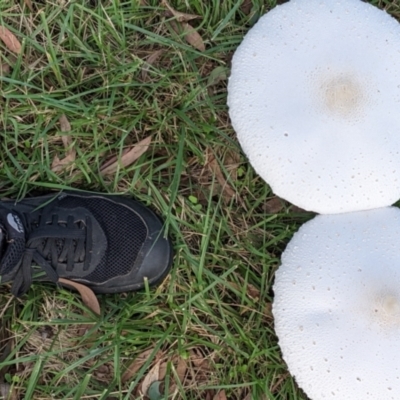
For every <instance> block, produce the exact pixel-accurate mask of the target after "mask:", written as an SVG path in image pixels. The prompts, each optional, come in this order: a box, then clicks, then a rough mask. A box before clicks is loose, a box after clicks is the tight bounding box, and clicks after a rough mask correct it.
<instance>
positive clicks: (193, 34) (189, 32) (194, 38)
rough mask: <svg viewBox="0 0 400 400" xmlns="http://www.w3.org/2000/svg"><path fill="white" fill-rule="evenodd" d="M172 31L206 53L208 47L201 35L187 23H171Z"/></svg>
mask: <svg viewBox="0 0 400 400" xmlns="http://www.w3.org/2000/svg"><path fill="white" fill-rule="evenodd" d="M170 23H171V26H172V29H173V30H174V31H175V32H176V33H178V34H179V35H181V34H182V35H183V36H184V37H185V40H186V41H187V42H188V43H189V44H190V45H191V46H193V47H194V48H195V49H197V50H199V51H205V49H206V46H205V44H204V41H203V38H202V37H201V36H200V34H199V33H198V32H197V31H196V30H195V29H194V28H193V27H192V26H191V25H190V24H188V23H187V22H177V21H171V22H170Z"/></svg>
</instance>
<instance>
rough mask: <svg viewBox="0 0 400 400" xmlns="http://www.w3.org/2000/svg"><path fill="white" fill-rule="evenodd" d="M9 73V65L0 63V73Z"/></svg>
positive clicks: (2, 74)
mask: <svg viewBox="0 0 400 400" xmlns="http://www.w3.org/2000/svg"><path fill="white" fill-rule="evenodd" d="M9 73H10V66H9V65H8V64H5V63H0V75H1V76H4V75H8V74H9Z"/></svg>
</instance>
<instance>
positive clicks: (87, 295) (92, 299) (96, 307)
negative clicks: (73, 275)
mask: <svg viewBox="0 0 400 400" xmlns="http://www.w3.org/2000/svg"><path fill="white" fill-rule="evenodd" d="M58 282H59V283H61V284H62V285H65V286H68V287H72V288H74V289H76V290H77V291H78V292H79V294H80V295H81V297H82V301H83V302H84V304H85V305H86V307H87V308H90V309H91V310H92V311H93V312H94V313H95V314H97V315H100V304H99V301H98V300H97V297H96V295H95V294H94V293H93V291H92V290H91V289H89V288H88V287H87V286H84V285H81V284H80V283H77V282H73V281H70V280H69V279H65V278H59V279H58Z"/></svg>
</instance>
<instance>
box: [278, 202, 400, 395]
mask: <svg viewBox="0 0 400 400" xmlns="http://www.w3.org/2000/svg"><path fill="white" fill-rule="evenodd" d="M399 245H400V210H399V209H398V208H395V207H385V208H381V209H375V210H368V211H359V212H354V213H344V214H337V215H319V216H317V217H315V218H314V219H313V220H311V221H309V222H307V223H306V224H304V225H303V226H302V227H301V228H300V229H299V231H298V232H297V233H296V234H295V235H294V236H293V238H292V240H291V241H290V242H289V244H288V246H287V248H286V250H285V251H284V253H283V255H282V265H281V266H280V267H279V269H278V271H277V272H276V275H275V283H274V288H273V289H274V294H275V297H274V302H273V308H272V311H273V315H274V319H275V330H276V333H277V336H278V338H279V345H280V347H281V350H282V354H283V358H284V360H285V361H286V363H287V365H288V368H289V371H290V372H291V374H292V375H293V376H294V377H295V379H296V381H297V383H298V384H299V386H300V387H301V388H302V389H303V390H304V391H305V392H306V393H307V395H308V396H309V397H310V398H311V399H312V400H319V399H324V400H333V399H335V400H337V399H340V400H344V399H348V400H359V399H360V400H361V399H362V400H367V399H371V400H372V399H373V400H377V399H385V400H391V399H396V400H398V399H400V340H399V338H400V252H399Z"/></svg>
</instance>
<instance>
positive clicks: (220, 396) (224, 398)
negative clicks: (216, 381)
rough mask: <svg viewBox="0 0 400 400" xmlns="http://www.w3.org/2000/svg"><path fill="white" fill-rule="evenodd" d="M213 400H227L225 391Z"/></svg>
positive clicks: (220, 392) (221, 391)
mask: <svg viewBox="0 0 400 400" xmlns="http://www.w3.org/2000/svg"><path fill="white" fill-rule="evenodd" d="M213 400H227V398H226V394H225V390H220V391H219V392H218V393H217V394H216V395H215V396H214V399H213Z"/></svg>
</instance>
